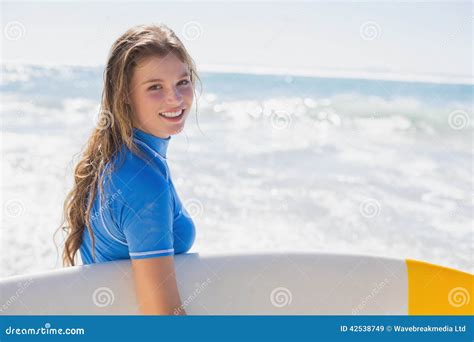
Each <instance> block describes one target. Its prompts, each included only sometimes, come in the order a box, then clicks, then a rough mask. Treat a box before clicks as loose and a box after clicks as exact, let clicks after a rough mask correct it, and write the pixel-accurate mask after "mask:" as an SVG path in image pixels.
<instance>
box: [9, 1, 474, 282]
mask: <svg viewBox="0 0 474 342" xmlns="http://www.w3.org/2000/svg"><path fill="white" fill-rule="evenodd" d="M1 12H2V14H1V20H2V22H1V28H2V38H1V42H2V44H1V47H2V51H1V57H2V61H1V80H0V94H1V133H2V136H1V160H2V164H1V165H2V167H1V172H2V174H1V188H0V193H1V204H2V210H1V213H2V214H1V215H2V218H1V229H0V234H1V235H0V249H1V258H0V262H1V263H0V277H5V276H10V275H15V274H23V273H29V272H40V271H45V270H48V269H52V268H59V267H61V261H60V255H59V254H58V253H59V252H60V251H58V250H56V247H55V244H54V242H53V233H54V232H55V231H56V229H57V228H58V227H59V224H60V222H61V216H62V206H63V201H64V198H65V196H66V194H67V192H68V191H69V189H70V188H71V184H72V172H73V167H74V165H75V162H77V160H78V156H79V153H80V152H81V149H82V148H83V147H84V145H85V143H86V141H87V139H88V137H89V134H90V133H91V130H92V127H93V126H94V125H95V124H96V123H97V115H98V113H99V100H100V96H101V91H102V83H101V82H102V72H103V68H104V64H105V62H106V58H107V54H108V52H109V49H110V46H111V45H112V43H113V41H114V40H115V39H116V38H118V36H119V35H120V34H122V33H123V32H124V31H125V30H127V29H128V28H129V27H131V26H133V25H136V24H151V23H165V24H167V25H168V26H170V27H171V28H172V29H173V30H174V31H175V32H176V33H177V35H178V36H179V37H180V38H181V39H182V41H183V42H184V44H185V45H186V47H187V48H188V50H189V52H190V54H191V55H192V57H193V58H194V60H195V61H196V63H197V67H198V71H200V76H201V78H202V80H203V87H202V89H198V90H202V95H201V96H200V97H199V98H197V99H196V104H197V106H196V105H195V107H194V109H193V112H192V113H191V115H190V117H189V119H188V122H187V124H186V129H185V130H184V131H183V132H182V133H180V134H179V135H176V136H173V137H172V140H171V143H170V146H169V150H168V162H169V166H170V169H171V172H172V174H173V179H174V183H175V185H176V188H177V191H178V193H179V195H180V197H181V199H182V201H183V203H184V204H185V206H186V208H187V210H188V212H189V213H190V214H191V215H192V216H193V220H194V221H195V223H196V227H197V236H196V241H195V244H194V246H193V248H192V250H191V252H199V253H214V252H222V253H225V252H242V253H251V252H254V251H258V252H265V251H272V252H274V251H283V252H284V251H296V252H330V253H354V254H369V255H378V256H385V257H395V258H412V259H419V260H423V261H428V262H432V263H437V264H440V265H444V266H449V267H454V268H457V269H460V270H464V271H470V272H473V263H472V251H473V241H474V240H473V221H472V219H473V217H472V216H473V207H472V204H473V203H472V199H473V197H472V185H473V183H472V182H473V178H472V177H473V176H472V166H473V159H472V153H473V145H472V144H473V135H472V133H473V116H472V112H473V111H472V109H473V102H472V100H473V75H472V60H473V56H472V52H473V50H472V42H473V29H472V19H473V8H472V3H471V2H448V1H444V2H416V3H409V2H386V1H385V2H382V1H378V2H375V1H371V2H363V3H362V2H355V1H354V2H349V1H347V2H338V3H332V2H271V1H265V2H257V3H253V2H225V1H220V2H198V1H187V2H173V3H171V2H158V1H153V2H151V1H150V2H140V3H136V2H123V1H119V2H117V1H114V2H107V1H105V2H80V3H79V2H72V1H62V2H2V4H1ZM196 110H197V113H195V111H196ZM56 242H57V243H58V244H59V245H60V244H61V242H62V239H61V235H60V234H59V235H58V237H57V239H56Z"/></svg>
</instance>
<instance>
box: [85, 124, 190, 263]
mask: <svg viewBox="0 0 474 342" xmlns="http://www.w3.org/2000/svg"><path fill="white" fill-rule="evenodd" d="M170 139H171V136H170V137H168V138H166V139H164V138H159V137H156V136H154V135H151V134H149V133H146V132H144V131H142V130H140V129H138V128H134V129H133V140H134V142H135V143H136V145H137V147H138V148H139V149H140V150H141V151H143V152H144V153H145V156H146V158H145V160H144V159H143V158H142V157H140V156H138V155H137V154H135V153H133V152H132V151H130V150H129V149H128V148H127V147H126V145H125V144H124V145H123V146H122V148H121V150H120V151H119V153H118V154H117V156H116V157H115V158H113V159H112V161H111V162H112V163H113V165H114V167H113V168H112V172H110V174H108V175H106V176H105V177H103V181H102V184H103V192H102V196H103V198H102V201H99V194H100V191H99V189H98V190H97V191H96V196H95V199H94V203H93V208H92V210H91V215H90V220H89V222H90V224H91V227H92V231H93V233H94V238H95V256H96V259H95V260H92V240H91V237H90V234H89V232H88V230H87V229H86V228H85V229H84V232H83V234H82V238H83V242H82V244H81V247H80V254H81V258H82V262H83V264H92V263H94V262H104V261H111V260H117V259H129V258H131V259H144V258H154V257H160V256H165V255H173V254H179V253H185V252H187V251H188V250H189V249H190V248H191V246H192V244H193V242H194V239H195V226H194V223H193V221H192V219H191V217H190V215H189V213H188V212H187V211H186V209H185V207H184V206H183V204H182V203H181V200H180V199H179V197H178V195H177V193H176V190H175V187H174V185H173V181H172V179H171V175H170V171H169V168H168V164H167V162H166V151H167V149H168V144H169V141H170ZM119 160H120V161H119ZM107 167H108V165H107V166H106V168H105V169H107ZM104 171H105V170H104ZM99 202H101V203H99Z"/></svg>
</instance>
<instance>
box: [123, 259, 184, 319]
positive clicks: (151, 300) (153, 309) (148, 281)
mask: <svg viewBox="0 0 474 342" xmlns="http://www.w3.org/2000/svg"><path fill="white" fill-rule="evenodd" d="M131 261H132V269H133V277H134V281H135V288H136V291H137V299H138V304H139V310H140V312H141V314H143V315H186V312H185V311H184V308H182V307H181V299H180V297H179V292H178V286H177V283H176V275H175V270H174V259H173V256H172V255H169V256H163V257H158V258H148V259H131Z"/></svg>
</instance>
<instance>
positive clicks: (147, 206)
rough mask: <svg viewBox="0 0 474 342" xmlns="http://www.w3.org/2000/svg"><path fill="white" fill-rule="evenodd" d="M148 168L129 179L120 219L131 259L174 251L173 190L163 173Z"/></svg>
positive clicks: (162, 254) (164, 254)
mask: <svg viewBox="0 0 474 342" xmlns="http://www.w3.org/2000/svg"><path fill="white" fill-rule="evenodd" d="M150 171H151V170H150V169H148V170H144V171H143V172H140V174H139V175H137V176H136V177H134V178H133V179H132V180H130V181H129V182H127V190H126V191H125V193H124V194H123V196H122V200H123V201H122V202H123V204H122V208H121V210H120V212H121V215H120V221H121V226H122V229H123V233H124V235H125V238H126V240H127V245H128V250H129V255H130V258H131V259H145V258H153V257H159V256H166V255H173V254H174V248H173V243H174V239H173V217H174V215H173V194H172V190H171V187H170V183H169V182H168V181H167V180H166V179H165V178H164V176H163V175H161V174H157V173H155V172H150Z"/></svg>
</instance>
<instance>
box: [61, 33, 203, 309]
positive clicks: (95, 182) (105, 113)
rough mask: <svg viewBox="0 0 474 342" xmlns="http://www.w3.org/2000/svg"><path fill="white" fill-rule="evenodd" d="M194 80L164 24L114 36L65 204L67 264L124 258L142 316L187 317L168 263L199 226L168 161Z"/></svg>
mask: <svg viewBox="0 0 474 342" xmlns="http://www.w3.org/2000/svg"><path fill="white" fill-rule="evenodd" d="M198 79H199V77H198V75H197V73H196V67H195V64H194V62H193V60H192V58H191V57H190V56H189V54H188V53H187V51H186V49H185V47H184V45H183V44H182V42H181V41H180V40H179V39H178V38H177V36H176V35H175V34H174V32H173V31H172V30H171V29H169V28H168V27H166V26H165V25H150V26H137V27H133V28H131V29H129V30H128V31H127V32H125V33H124V34H123V35H122V36H121V37H119V38H118V39H117V40H116V41H115V43H114V44H113V46H112V48H111V51H110V54H109V57H108V61H107V66H106V69H105V72H104V90H103V94H102V101H101V112H100V120H99V123H98V124H97V127H95V128H94V130H93V132H92V135H91V136H90V138H89V140H88V142H87V147H86V148H85V150H84V152H83V154H82V157H81V160H80V161H79V162H78V164H77V166H76V167H75V171H74V186H73V189H72V190H71V192H70V193H69V194H68V196H67V198H66V201H65V204H64V223H63V229H64V230H65V231H66V232H67V234H68V235H67V239H66V241H65V247H64V253H63V263H64V265H65V266H69V265H75V257H76V254H77V252H78V251H80V255H81V258H82V261H83V263H84V264H91V263H97V262H105V261H110V260H117V259H127V258H130V259H131V263H132V270H133V275H134V281H135V284H136V286H135V287H136V289H137V299H138V302H139V310H140V312H141V313H143V314H163V315H171V314H173V313H176V312H179V313H180V314H186V313H185V311H184V310H183V309H182V308H181V309H180V306H181V299H180V297H179V293H178V288H177V284H176V277H175V270H174V263H173V255H174V254H178V253H185V252H187V251H188V250H189V249H190V248H191V246H192V244H193V242H194V239H195V226H194V223H193V221H192V219H191V217H190V216H189V214H188V213H187V212H186V210H185V208H184V207H183V205H182V202H181V200H180V198H179V197H178V195H177V193H176V190H175V187H174V185H173V180H172V178H171V174H170V170H169V168H168V165H167V162H166V158H167V148H168V145H169V143H170V140H171V136H172V135H174V134H177V133H179V132H181V131H182V129H183V128H184V124H185V122H186V118H187V117H188V115H189V112H190V110H191V106H192V103H193V98H194V94H195V85H196V80H198Z"/></svg>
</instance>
